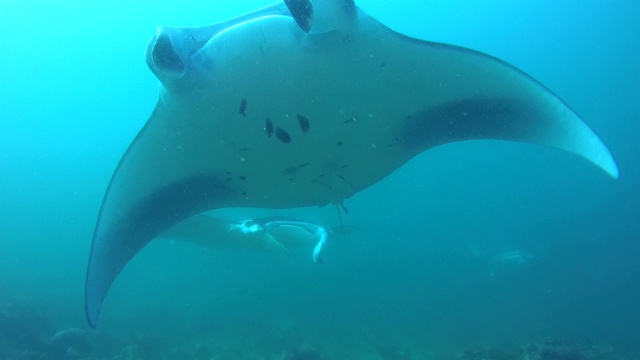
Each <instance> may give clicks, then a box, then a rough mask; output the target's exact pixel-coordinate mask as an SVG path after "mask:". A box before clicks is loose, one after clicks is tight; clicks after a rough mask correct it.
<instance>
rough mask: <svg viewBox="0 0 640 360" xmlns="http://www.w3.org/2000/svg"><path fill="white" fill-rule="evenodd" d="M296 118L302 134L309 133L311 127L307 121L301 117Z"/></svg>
mask: <svg viewBox="0 0 640 360" xmlns="http://www.w3.org/2000/svg"><path fill="white" fill-rule="evenodd" d="M296 116H297V117H298V125H300V130H302V132H303V133H306V132H307V131H309V128H310V127H311V125H310V124H309V119H307V118H306V117H304V116H302V115H296Z"/></svg>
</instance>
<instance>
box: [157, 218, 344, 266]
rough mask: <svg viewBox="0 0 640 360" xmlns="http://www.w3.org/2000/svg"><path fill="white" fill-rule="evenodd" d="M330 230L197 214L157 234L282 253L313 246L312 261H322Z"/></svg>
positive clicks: (299, 223)
mask: <svg viewBox="0 0 640 360" xmlns="http://www.w3.org/2000/svg"><path fill="white" fill-rule="evenodd" d="M331 233H332V231H331V230H330V229H327V228H325V227H323V226H321V225H318V224H314V223H311V222H307V221H302V220H296V219H291V218H286V217H267V218H258V219H251V220H245V221H240V222H235V221H227V220H222V219H219V218H216V217H213V216H209V215H205V214H200V215H196V216H192V217H190V218H188V219H187V220H184V221H182V222H180V223H178V224H176V225H175V226H173V227H171V228H170V229H169V230H167V231H165V232H164V233H162V234H160V235H159V236H158V238H159V239H172V240H181V241H188V242H191V243H194V244H197V245H199V246H202V247H204V248H207V249H227V248H251V249H264V250H269V251H274V252H278V253H283V254H290V252H291V250H293V249H297V248H304V247H309V246H314V249H313V261H315V262H316V263H317V264H322V257H321V252H322V249H323V247H324V245H325V244H326V243H327V239H328V237H329V235H330V234H331Z"/></svg>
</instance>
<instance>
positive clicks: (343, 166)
mask: <svg viewBox="0 0 640 360" xmlns="http://www.w3.org/2000/svg"><path fill="white" fill-rule="evenodd" d="M342 168H343V169H346V168H347V164H344V165H342ZM338 176H340V175H338ZM340 177H342V176H340ZM342 180H344V179H342Z"/></svg>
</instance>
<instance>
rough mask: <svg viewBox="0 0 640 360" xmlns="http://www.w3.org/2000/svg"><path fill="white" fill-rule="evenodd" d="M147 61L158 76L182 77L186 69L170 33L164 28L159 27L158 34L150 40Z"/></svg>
mask: <svg viewBox="0 0 640 360" xmlns="http://www.w3.org/2000/svg"><path fill="white" fill-rule="evenodd" d="M147 63H148V64H149V67H150V68H151V70H153V72H154V73H156V75H157V76H158V77H171V78H174V79H177V78H180V77H182V76H183V75H184V73H185V70H186V66H185V63H184V61H182V59H181V58H180V54H179V53H178V51H177V49H176V48H175V47H174V44H173V42H172V41H171V36H170V34H169V33H168V32H166V31H165V30H164V29H162V28H161V29H158V33H157V34H156V36H154V37H153V38H151V40H150V41H149V46H148V48H147Z"/></svg>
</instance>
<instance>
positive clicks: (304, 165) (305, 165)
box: [298, 163, 309, 169]
mask: <svg viewBox="0 0 640 360" xmlns="http://www.w3.org/2000/svg"><path fill="white" fill-rule="evenodd" d="M307 166H309V163H302V164H299V165H298V168H299V169H302V168H304V167H307Z"/></svg>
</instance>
